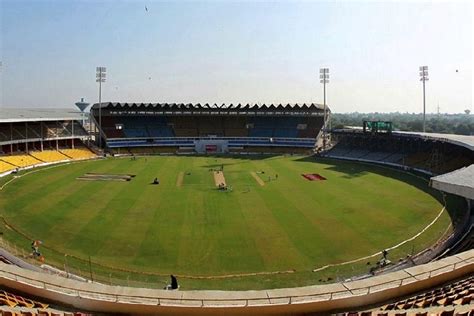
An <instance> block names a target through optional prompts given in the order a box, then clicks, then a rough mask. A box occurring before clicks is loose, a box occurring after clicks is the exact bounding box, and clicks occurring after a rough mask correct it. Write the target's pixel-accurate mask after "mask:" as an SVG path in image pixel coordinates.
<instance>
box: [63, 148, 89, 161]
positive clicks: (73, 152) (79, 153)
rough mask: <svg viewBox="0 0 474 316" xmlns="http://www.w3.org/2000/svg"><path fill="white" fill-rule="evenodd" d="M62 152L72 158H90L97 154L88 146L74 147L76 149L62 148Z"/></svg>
mask: <svg viewBox="0 0 474 316" xmlns="http://www.w3.org/2000/svg"><path fill="white" fill-rule="evenodd" d="M60 152H61V154H63V155H65V156H67V157H69V158H71V159H89V158H94V157H96V154H95V153H93V152H92V151H91V150H90V149H88V148H85V147H84V148H74V149H69V148H67V149H61V150H60Z"/></svg>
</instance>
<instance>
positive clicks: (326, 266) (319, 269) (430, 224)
mask: <svg viewBox="0 0 474 316" xmlns="http://www.w3.org/2000/svg"><path fill="white" fill-rule="evenodd" d="M445 209H446V207H445V206H443V208H442V209H441V211H440V212H439V213H438V215H437V216H436V217H435V218H434V219H433V220H432V221H431V223H429V224H428V225H427V226H426V227H425V228H423V229H422V230H421V231H420V232H418V233H417V234H416V235H415V236H413V237H411V238H408V239H406V240H404V241H402V242H400V243H398V244H396V245H395V246H392V247H390V248H386V250H393V249H396V248H398V247H400V246H402V245H404V244H406V243H407V242H410V241H412V240H414V239H415V238H417V237H418V236H420V235H421V234H423V233H424V232H425V231H426V230H427V229H428V228H430V227H431V226H432V225H433V224H434V223H436V221H437V220H438V219H439V218H440V217H441V215H442V214H443V212H444V211H445ZM376 256H380V252H377V253H374V254H372V255H369V256H365V257H362V258H358V259H354V260H350V261H345V262H341V263H334V264H328V265H325V266H323V267H320V268H316V269H313V272H318V271H322V270H325V269H327V268H330V267H336V266H342V265H346V264H350V263H355V262H358V261H362V260H366V259H369V258H373V257H376Z"/></svg>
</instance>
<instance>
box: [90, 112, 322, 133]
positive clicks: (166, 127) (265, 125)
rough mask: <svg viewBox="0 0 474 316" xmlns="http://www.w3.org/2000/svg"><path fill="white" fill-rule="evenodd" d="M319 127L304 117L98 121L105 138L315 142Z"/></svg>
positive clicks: (105, 118) (119, 118) (318, 122)
mask: <svg viewBox="0 0 474 316" xmlns="http://www.w3.org/2000/svg"><path fill="white" fill-rule="evenodd" d="M96 119H97V118H96ZM117 125H122V127H123V129H122V130H117V128H116V126H117ZM299 125H301V126H299ZM321 127H322V120H321V119H317V118H305V117H259V116H248V117H247V116H246V117H239V116H229V117H227V116H154V115H151V116H103V117H102V129H103V131H104V133H105V135H106V136H107V138H163V137H208V136H217V137H279V138H316V136H317V133H318V132H319V130H320V129H321Z"/></svg>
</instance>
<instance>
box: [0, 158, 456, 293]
mask: <svg viewBox="0 0 474 316" xmlns="http://www.w3.org/2000/svg"><path fill="white" fill-rule="evenodd" d="M221 165H224V176H225V179H226V182H227V185H228V186H231V187H232V191H227V192H221V191H219V190H217V189H216V187H215V183H214V178H213V173H212V172H211V171H210V170H211V169H214V168H219V167H220V166H221ZM261 171H264V172H265V173H264V174H259V176H260V178H261V179H262V180H263V181H264V185H263V186H262V185H260V184H259V183H257V181H256V180H255V179H254V177H253V176H252V175H251V172H257V173H258V172H261ZM87 172H94V173H103V174H116V173H120V174H124V173H126V174H135V175H136V177H135V178H133V180H132V181H130V182H114V181H83V180H77V179H76V178H77V177H79V176H82V175H84V174H85V173H87ZM180 173H181V175H182V181H180V180H179V179H178V178H180ZM303 173H318V174H320V175H322V176H324V177H326V178H327V180H326V181H308V180H306V179H305V178H303V177H302V176H301V174H303ZM23 174H25V173H23ZM276 174H278V179H276V180H271V181H269V177H271V178H275V175H276ZM155 177H157V178H158V179H159V180H160V184H159V185H152V184H151V182H152V181H153V179H154V178H155ZM9 179H10V178H5V179H2V180H1V183H5V182H6V181H8V180H9ZM179 182H181V184H180V183H179ZM442 208H443V203H442V199H441V197H440V196H439V195H436V192H434V191H431V190H430V189H429V188H428V186H427V183H426V180H423V179H420V178H417V177H415V176H412V175H408V174H405V173H402V172H400V171H396V170H392V169H387V168H381V167H376V166H372V165H367V164H357V163H348V162H341V161H335V160H316V159H315V158H311V157H301V156H293V157H283V156H274V157H242V158H240V157H186V156H182V157H177V156H161V157H147V158H145V157H139V158H137V159H136V160H131V159H130V158H110V159H105V160H98V161H89V162H81V163H73V164H67V165H61V166H54V167H52V168H51V167H50V168H43V169H40V170H39V171H37V172H33V173H30V174H26V175H25V176H23V177H21V178H17V179H15V180H14V181H12V182H11V183H9V184H8V185H7V186H6V187H5V188H4V190H3V191H1V192H0V212H1V216H3V217H4V219H5V221H6V222H7V223H8V224H9V225H10V226H8V227H7V226H5V224H3V226H2V229H3V233H4V234H3V238H5V239H7V240H9V241H11V242H13V243H14V244H16V245H17V246H18V247H20V248H21V247H23V248H24V249H25V251H28V250H29V239H40V240H42V241H43V243H44V247H42V250H43V253H44V255H45V258H46V262H47V263H49V264H53V265H56V266H59V267H61V268H62V267H63V266H64V265H69V266H70V269H73V268H74V267H75V268H76V271H82V274H85V275H86V276H87V275H88V274H89V268H88V261H89V257H90V258H91V261H92V263H93V267H92V268H93V270H94V271H93V273H94V274H95V275H96V277H97V278H100V276H102V277H103V276H108V277H109V278H110V279H111V278H112V277H113V278H121V279H124V278H126V277H127V278H130V276H131V277H132V278H133V280H135V279H140V280H142V281H148V282H150V281H152V280H153V282H156V283H157V284H158V285H157V286H158V287H159V286H161V284H162V283H163V282H165V280H166V275H167V274H170V273H173V274H178V275H182V276H222V275H228V274H242V273H243V274H245V273H253V272H275V271H287V270H295V272H294V273H292V274H285V275H276V276H271V275H266V276H248V277H237V278H229V279H192V278H187V277H181V286H182V288H184V289H186V288H187V289H193V288H220V289H244V288H252V289H256V288H263V287H282V286H297V285H306V284H312V283H318V281H319V282H323V281H325V279H324V278H329V277H330V278H331V279H333V278H335V277H337V276H339V275H341V276H347V275H349V274H353V273H360V272H366V271H367V270H368V268H369V267H370V266H369V264H368V263H367V262H368V261H370V265H372V266H373V264H374V263H375V261H376V260H377V259H378V258H374V259H371V260H366V261H364V262H360V263H358V264H354V265H350V266H342V267H339V268H337V269H335V268H332V269H328V270H325V271H323V272H321V273H313V272H311V270H312V269H314V268H317V267H321V266H324V265H327V264H332V263H340V262H344V261H347V260H352V259H356V258H359V257H363V256H366V255H369V254H373V253H377V252H380V251H381V250H382V249H384V248H388V247H391V246H393V245H396V244H398V243H399V242H401V241H403V240H405V239H408V238H410V237H412V236H413V235H415V234H416V233H418V232H419V231H421V230H422V229H423V228H424V227H425V226H426V225H428V224H429V223H430V222H431V221H432V220H433V219H434V218H435V217H436V216H437V215H438V213H439V212H440V210H441V209H442ZM450 222H451V218H450V215H449V214H448V212H444V213H443V214H442V216H441V217H440V218H439V220H438V221H437V222H436V223H435V224H434V225H433V226H432V227H431V228H430V229H428V230H427V231H426V232H425V233H423V234H422V235H421V236H420V237H418V238H417V239H415V240H414V241H413V242H410V243H408V244H405V245H403V246H402V247H400V248H399V249H397V250H394V251H393V252H391V253H390V254H389V258H391V259H392V260H394V261H395V260H398V259H399V258H400V257H404V256H406V254H409V253H412V252H413V251H415V252H416V251H419V250H421V249H423V248H424V247H428V246H430V245H432V244H433V243H434V242H436V240H437V239H438V238H439V237H440V236H441V235H442V234H443V233H445V232H446V230H447V229H448V226H449V224H450ZM64 254H67V255H68V256H67V257H66V258H65V257H64ZM86 271H87V272H86ZM133 280H132V282H133ZM127 282H131V281H130V279H129V280H128V281H127Z"/></svg>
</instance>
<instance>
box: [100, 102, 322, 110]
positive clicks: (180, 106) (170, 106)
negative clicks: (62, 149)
mask: <svg viewBox="0 0 474 316" xmlns="http://www.w3.org/2000/svg"><path fill="white" fill-rule="evenodd" d="M99 106H101V107H102V108H144V109H148V108H153V109H157V110H159V109H163V110H194V109H196V110H202V109H209V110H231V109H232V110H235V111H239V110H241V111H246V110H270V111H274V110H282V111H284V110H290V111H299V110H301V111H305V110H313V111H315V110H323V108H324V106H323V105H322V104H317V103H308V104H306V103H303V104H289V103H288V104H273V103H272V104H255V103H252V104H250V103H247V104H241V103H239V104H232V103H231V104H221V105H218V104H216V103H214V104H209V103H205V104H201V103H195V104H192V103H186V104H185V103H133V102H130V103H127V102H102V103H101V104H99V103H95V104H94V105H93V106H92V108H93V109H98V108H99ZM327 111H330V109H329V107H327Z"/></svg>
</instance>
